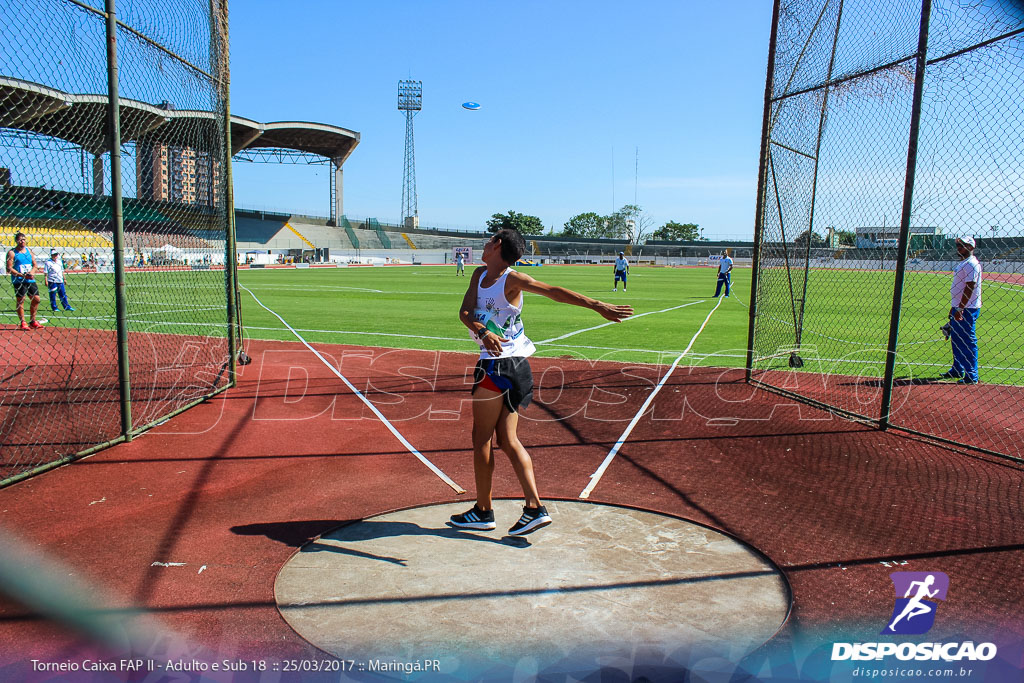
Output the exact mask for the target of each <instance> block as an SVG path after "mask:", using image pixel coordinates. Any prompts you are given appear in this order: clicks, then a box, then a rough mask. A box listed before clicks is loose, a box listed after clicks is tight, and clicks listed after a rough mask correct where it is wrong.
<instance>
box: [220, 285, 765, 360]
mask: <svg viewBox="0 0 1024 683" xmlns="http://www.w3.org/2000/svg"><path fill="white" fill-rule="evenodd" d="M521 270H522V271H523V272H525V273H528V274H530V275H532V276H533V277H536V278H539V279H542V280H544V281H545V282H548V283H550V284H555V285H560V286H563V287H568V288H569V289H574V290H576V291H578V292H581V293H583V294H586V295H587V296H590V297H593V298H595V299H601V300H603V301H610V302H615V303H628V304H630V305H632V306H633V308H634V310H635V316H634V317H633V318H632V319H631V320H628V321H627V322H625V323H620V324H606V323H607V322H608V321H606V320H605V319H604V318H602V317H601V316H599V315H598V314H596V313H594V312H593V311H590V310H588V309H585V308H580V307H576V306H566V305H564V304H557V303H555V302H553V301H551V300H549V299H547V298H545V297H542V296H536V295H533V294H527V295H526V297H527V298H526V302H525V304H524V308H523V320H524V322H525V324H526V330H527V334H528V335H529V336H530V338H531V339H533V340H534V341H535V342H543V341H545V340H549V339H554V338H556V337H562V336H563V335H568V336H565V337H564V338H563V339H559V340H558V341H555V342H551V343H544V344H539V345H538V355H543V356H557V355H572V356H574V357H579V358H587V359H592V360H596V359H601V358H604V359H615V360H620V361H631V362H644V363H658V362H664V363H670V362H671V361H672V360H674V359H675V357H676V356H677V355H678V354H679V353H680V352H681V351H683V350H684V349H685V348H686V347H687V345H688V344H689V343H690V340H691V339H692V338H693V336H694V334H695V333H696V332H697V330H698V329H699V328H700V326H701V324H702V323H703V322H704V319H705V318H706V317H707V314H708V312H709V311H710V310H711V309H712V308H713V307H714V305H715V303H716V301H715V300H714V299H712V298H711V295H712V294H713V293H714V288H715V274H714V271H713V270H711V269H700V270H698V269H674V268H634V269H632V270H631V272H630V275H629V291H627V292H623V291H622V289H621V287H620V288H619V291H618V292H612V291H611V290H612V269H611V267H610V266H609V267H607V268H602V267H583V266H543V267H540V268H522V269H521ZM467 271H468V272H471V270H470V269H467ZM749 275H750V273H749V271H747V272H740V273H738V274H737V277H736V287H735V289H734V294H733V296H732V297H731V298H729V299H727V300H725V301H723V304H722V306H720V307H719V309H718V311H717V312H716V313H715V314H714V316H712V319H711V321H710V322H709V323H708V326H707V329H706V330H705V331H704V332H703V333H702V334H701V335H700V336H699V337H698V339H697V341H696V343H695V344H694V346H693V349H692V353H694V354H696V355H697V356H701V355H703V354H708V353H714V352H719V351H722V350H728V352H729V353H731V354H733V355H735V357H733V358H729V359H727V360H728V362H727V363H726V362H725V361H726V359H723V363H722V364H728V365H742V364H743V358H741V356H742V354H743V351H742V349H743V348H744V346H745V345H746V334H747V308H746V306H745V305H744V303H741V302H745V301H746V300H747V299H748V298H749V284H750V277H749ZM469 280H470V277H469V275H467V276H466V277H460V278H457V277H455V276H454V268H444V267H432V266H412V267H401V268H395V267H385V268H339V269H337V270H334V269H310V270H298V271H293V270H289V271H280V270H278V271H274V270H251V271H242V272H240V273H239V281H240V284H241V285H242V286H244V287H246V288H248V289H249V290H250V291H251V292H252V294H254V295H255V296H256V297H258V298H259V299H260V301H262V302H263V304H264V305H266V306H267V307H268V308H270V309H272V310H274V311H276V312H277V313H278V314H279V315H281V317H283V318H284V319H285V320H287V321H288V323H289V324H290V325H291V326H292V327H294V328H296V329H297V330H299V331H300V333H301V334H302V336H303V337H304V338H305V339H306V340H307V341H309V342H330V343H342V344H361V345H368V346H383V347H394V348H416V349H429V350H434V349H440V350H448V351H465V352H473V351H475V350H477V345H476V343H475V342H474V341H472V340H471V339H470V337H469V334H468V331H467V330H466V328H465V326H463V325H462V323H461V322H460V321H459V317H458V314H459V306H460V305H461V303H462V297H463V295H464V294H465V292H466V287H467V286H468V283H469ZM684 305H685V307H682V308H680V307H681V306H684ZM242 307H243V311H244V313H243V315H244V322H245V326H246V330H247V331H248V334H249V335H251V336H252V337H258V338H264V339H294V336H293V335H292V334H291V333H290V332H288V331H287V330H285V329H284V328H283V327H282V325H281V323H280V322H279V321H278V320H277V319H275V318H274V317H273V316H272V315H270V314H269V313H267V312H266V311H265V310H263V309H262V308H260V307H259V306H257V305H256V304H255V302H254V301H253V299H252V296H250V294H249V293H248V292H246V291H244V290H243V291H242Z"/></svg>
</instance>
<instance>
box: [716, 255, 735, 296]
mask: <svg viewBox="0 0 1024 683" xmlns="http://www.w3.org/2000/svg"><path fill="white" fill-rule="evenodd" d="M722 285H725V296H726V298H728V297H729V287H730V285H732V249H726V250H725V255H723V256H722V258H720V259H719V260H718V284H717V285H716V286H715V298H716V299H717V298H718V295H719V294H721V293H722Z"/></svg>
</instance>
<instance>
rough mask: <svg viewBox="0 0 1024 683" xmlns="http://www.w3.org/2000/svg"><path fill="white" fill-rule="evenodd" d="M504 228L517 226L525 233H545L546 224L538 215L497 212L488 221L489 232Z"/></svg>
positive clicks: (517, 228)
mask: <svg viewBox="0 0 1024 683" xmlns="http://www.w3.org/2000/svg"><path fill="white" fill-rule="evenodd" d="M504 228H515V229H516V230H518V231H519V232H521V233H522V234H524V235H543V234H544V224H543V223H542V222H541V220H540V219H539V218H537V217H536V216H527V215H526V214H524V213H516V212H515V211H509V212H508V213H507V214H504V213H496V214H493V215H492V216H491V218H490V219H489V220H488V221H487V230H488V231H489V232H498V231H499V230H503V229H504Z"/></svg>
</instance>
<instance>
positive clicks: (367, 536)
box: [231, 519, 530, 567]
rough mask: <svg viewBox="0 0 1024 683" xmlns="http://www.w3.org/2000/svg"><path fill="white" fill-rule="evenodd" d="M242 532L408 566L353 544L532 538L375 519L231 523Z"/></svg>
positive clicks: (510, 542) (513, 543)
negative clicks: (415, 538) (384, 540)
mask: <svg viewBox="0 0 1024 683" xmlns="http://www.w3.org/2000/svg"><path fill="white" fill-rule="evenodd" d="M231 531H232V532H233V533H236V534H238V535H240V536H266V537H267V538H269V539H271V540H274V541H277V542H279V543H283V544H285V545H287V546H290V547H292V548H303V549H304V551H305V552H331V553H341V554H344V555H352V556H353V557H362V558H366V559H371V560H379V561H381V562H390V563H392V564H398V565H402V566H403V567H404V566H405V562H406V561H405V560H404V559H402V558H398V557H389V556H386V555H375V554H373V553H368V552H364V551H361V550H357V549H355V548H353V547H352V544H357V543H359V542H360V541H369V540H372V539H375V538H387V537H394V536H438V537H441V538H449V539H457V540H470V541H481V542H485V543H498V544H500V545H506V546H510V547H513V548H527V547H529V546H530V542H529V541H528V540H526V539H525V538H522V537H513V536H504V537H498V536H486V535H484V534H483V533H475V532H473V531H471V530H463V529H455V528H451V527H440V528H427V527H421V526H420V525H419V524H414V523H412V522H390V521H376V520H361V519H349V520H302V521H295V522H264V523H258V524H243V525H239V526H233V527H231Z"/></svg>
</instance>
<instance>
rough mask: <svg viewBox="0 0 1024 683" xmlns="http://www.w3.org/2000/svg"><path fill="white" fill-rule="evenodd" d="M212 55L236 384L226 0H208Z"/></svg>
mask: <svg viewBox="0 0 1024 683" xmlns="http://www.w3.org/2000/svg"><path fill="white" fill-rule="evenodd" d="M210 23H211V25H212V26H213V27H215V28H214V30H213V31H211V33H212V34H213V35H211V37H210V40H211V42H212V43H214V44H213V45H211V50H210V51H211V53H212V54H211V57H212V58H213V60H211V61H212V63H213V64H214V65H215V68H214V75H215V76H217V77H219V81H218V82H217V86H218V88H219V90H220V97H221V98H222V99H223V101H224V212H225V219H226V221H227V225H226V228H227V235H226V236H225V240H224V290H225V296H226V297H227V318H228V321H227V322H228V370H229V375H228V386H234V385H235V373H236V371H237V369H238V365H237V358H238V345H239V344H240V343H241V340H240V339H238V337H237V335H236V332H237V330H238V311H237V310H236V309H235V303H236V302H237V301H238V256H237V249H236V244H235V191H234V179H233V174H232V167H231V157H232V154H231V151H232V150H231V97H230V91H231V86H230V83H231V77H230V73H231V71H230V60H229V59H228V7H227V0H210Z"/></svg>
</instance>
